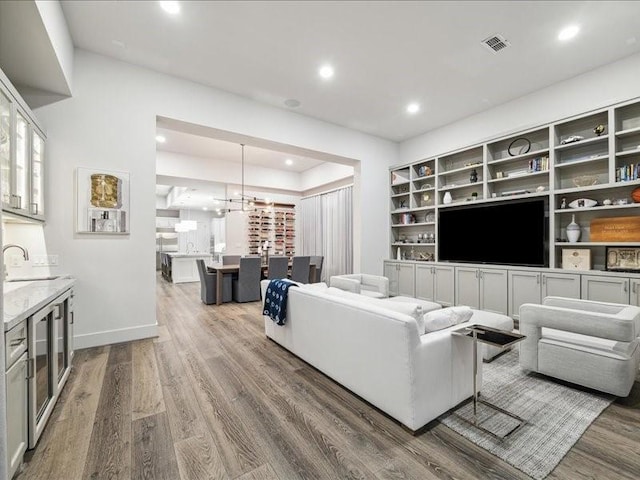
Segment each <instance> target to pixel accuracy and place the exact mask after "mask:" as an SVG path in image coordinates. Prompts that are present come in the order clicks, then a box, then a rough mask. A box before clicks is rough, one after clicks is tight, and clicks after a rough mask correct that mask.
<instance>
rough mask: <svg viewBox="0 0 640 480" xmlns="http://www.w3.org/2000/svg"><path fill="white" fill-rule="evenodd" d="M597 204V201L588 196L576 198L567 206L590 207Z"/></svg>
mask: <svg viewBox="0 0 640 480" xmlns="http://www.w3.org/2000/svg"><path fill="white" fill-rule="evenodd" d="M597 204H598V202H597V201H595V200H591V199H590V198H578V199H576V200H574V201H573V202H571V203H570V204H569V208H591V207H595V206H596V205H597Z"/></svg>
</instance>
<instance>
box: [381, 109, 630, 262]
mask: <svg viewBox="0 0 640 480" xmlns="http://www.w3.org/2000/svg"><path fill="white" fill-rule="evenodd" d="M390 173H391V182H390V200H391V202H390V216H391V219H390V220H391V222H390V223H391V228H390V246H391V248H390V258H393V259H396V260H398V259H399V260H434V261H437V260H438V256H437V241H438V239H437V238H436V233H437V230H438V228H437V227H438V224H437V222H438V210H439V209H442V208H449V207H453V206H458V205H462V204H466V203H468V202H508V201H512V200H516V199H520V198H530V197H539V196H543V197H548V199H549V202H548V204H549V212H550V213H549V232H550V234H549V267H550V268H560V267H561V266H562V249H563V248H586V249H589V250H590V251H591V258H592V269H594V270H604V269H605V264H606V261H605V254H606V247H613V246H622V247H624V246H630V247H631V246H633V247H637V246H640V242H593V241H591V235H590V233H591V232H590V225H591V221H592V220H594V219H597V218H602V217H628V216H636V215H640V203H634V202H633V199H632V196H631V194H632V192H633V190H634V189H637V188H640V100H639V99H635V100H631V101H628V102H623V103H620V104H616V105H611V106H609V107H606V108H602V109H599V110H595V111H592V112H588V113H584V114H580V115H576V116H575V117H572V118H568V119H562V120H560V121H558V122H554V123H550V124H548V125H542V126H539V127H536V128H532V129H529V130H526V131H522V132H518V133H515V134H512V135H508V136H505V137H500V138H495V139H492V140H490V141H487V142H485V143H483V144H480V145H472V146H469V147H466V148H463V149H459V150H456V151H453V152H447V153H444V154H442V155H438V156H435V157H430V158H427V159H424V160H419V161H417V162H414V163H411V164H409V165H401V166H397V167H392V168H391V169H390ZM582 199H590V200H595V201H596V202H597V203H596V205H595V206H593V207H587V208H585V207H580V208H571V207H570V206H569V205H570V204H571V203H572V202H574V201H576V200H582ZM573 218H575V221H576V222H577V223H578V224H579V225H580V227H581V236H580V240H579V241H578V242H576V243H570V242H568V240H567V235H566V227H567V225H568V224H569V223H570V222H571V221H572V219H573Z"/></svg>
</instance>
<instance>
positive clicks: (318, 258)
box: [309, 255, 324, 283]
mask: <svg viewBox="0 0 640 480" xmlns="http://www.w3.org/2000/svg"><path fill="white" fill-rule="evenodd" d="M323 262H324V256H323V255H311V263H313V264H314V265H315V266H316V278H313V279H309V281H310V282H311V283H318V282H321V281H322V263H323Z"/></svg>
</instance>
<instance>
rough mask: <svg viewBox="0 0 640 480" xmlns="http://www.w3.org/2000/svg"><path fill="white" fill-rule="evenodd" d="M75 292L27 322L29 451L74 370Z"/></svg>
mask: <svg viewBox="0 0 640 480" xmlns="http://www.w3.org/2000/svg"><path fill="white" fill-rule="evenodd" d="M72 293H73V290H72V289H69V290H67V291H65V292H64V293H62V294H61V295H59V296H58V297H56V298H55V299H53V300H52V301H51V302H50V303H48V304H47V305H46V306H45V307H43V308H42V309H40V310H38V311H37V312H36V313H34V314H33V315H32V316H30V317H29V318H28V319H27V326H28V329H29V361H30V362H31V366H32V368H31V372H30V375H29V401H28V405H29V448H34V447H35V446H36V444H37V443H38V440H39V438H40V435H42V431H43V430H44V428H45V426H46V424H47V421H48V420H49V417H50V416H51V412H52V411H53V408H54V406H55V404H56V401H57V400H58V397H59V395H60V392H61V391H62V388H63V387H64V385H65V383H66V381H67V379H68V377H69V373H70V371H71V356H72V340H71V334H72V328H70V325H72V322H73V313H72V312H73V309H72V305H70V301H71V295H72Z"/></svg>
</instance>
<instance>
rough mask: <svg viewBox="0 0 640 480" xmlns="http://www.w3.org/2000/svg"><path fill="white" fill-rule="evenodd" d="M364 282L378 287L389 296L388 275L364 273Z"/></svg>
mask: <svg viewBox="0 0 640 480" xmlns="http://www.w3.org/2000/svg"><path fill="white" fill-rule="evenodd" d="M362 284H363V285H367V286H369V287H373V288H375V289H377V290H378V291H379V292H380V293H382V294H383V295H384V296H385V297H388V296H389V279H388V278H387V277H380V276H377V275H369V274H366V273H363V274H362Z"/></svg>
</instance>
